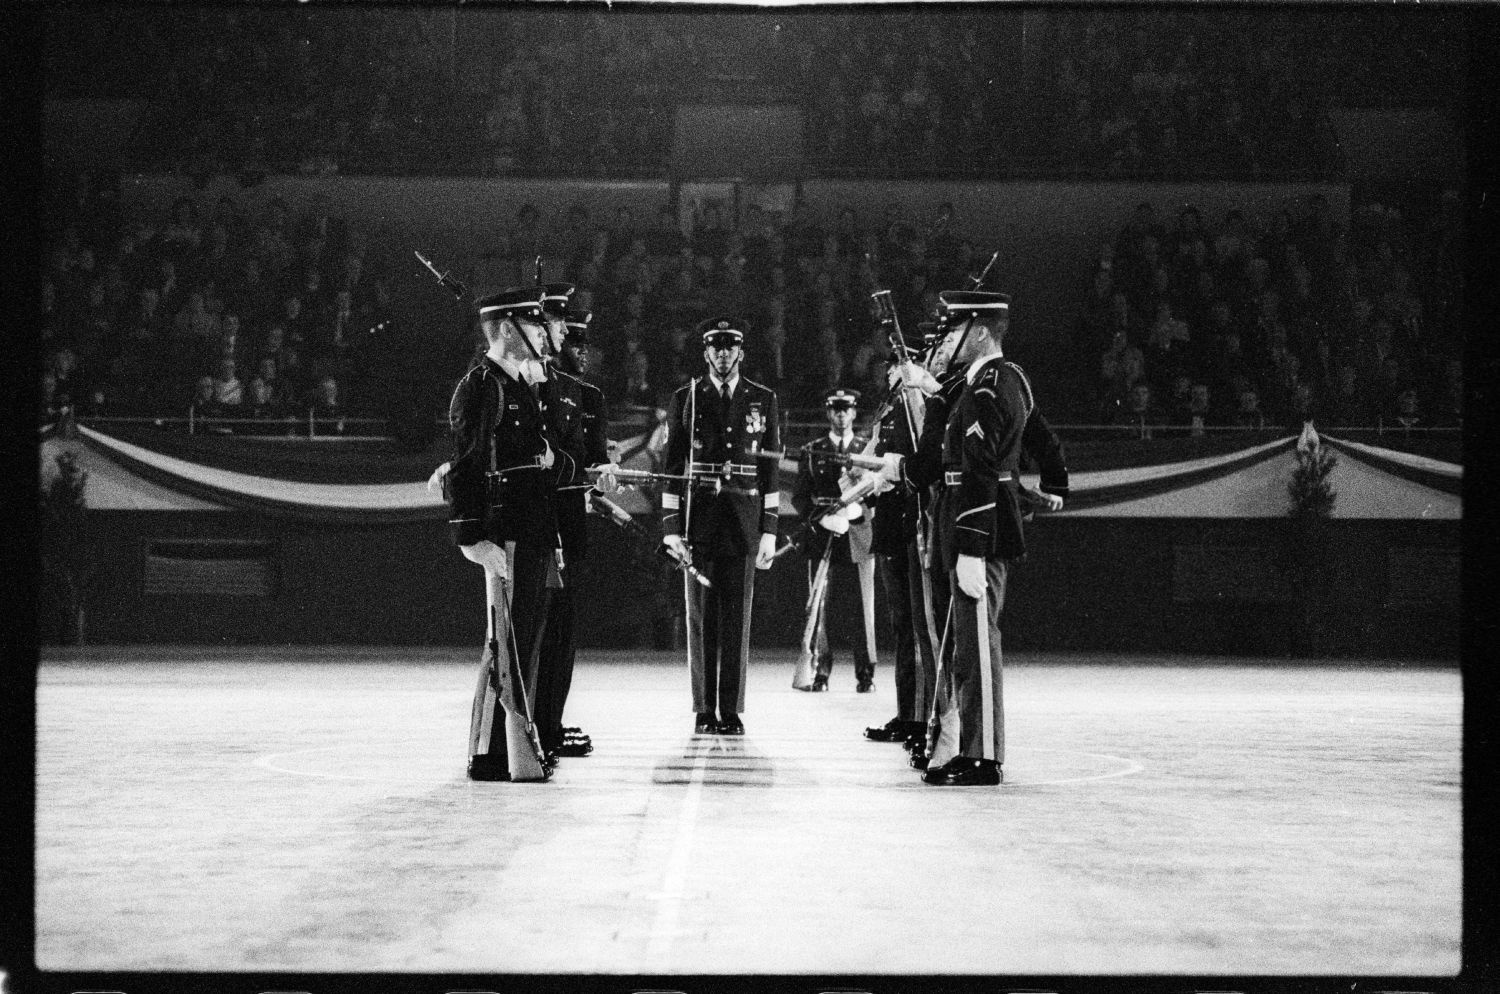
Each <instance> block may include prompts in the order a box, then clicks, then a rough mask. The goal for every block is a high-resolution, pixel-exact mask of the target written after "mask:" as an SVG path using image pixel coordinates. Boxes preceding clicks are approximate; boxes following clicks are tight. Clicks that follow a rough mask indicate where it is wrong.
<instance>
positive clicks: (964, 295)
mask: <svg viewBox="0 0 1500 994" xmlns="http://www.w3.org/2000/svg"><path fill="white" fill-rule="evenodd" d="M938 307H939V308H940V309H941V311H942V312H943V314H944V316H946V317H947V318H948V320H950V321H951V320H953V318H954V317H955V316H957V315H960V314H984V313H990V314H992V313H995V312H996V311H999V312H1001V313H1004V312H1005V311H1008V310H1010V296H1009V295H1008V294H1004V293H991V292H990V291H988V290H944V291H943V292H942V293H940V294H938Z"/></svg>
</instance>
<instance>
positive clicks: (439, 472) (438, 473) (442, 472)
mask: <svg viewBox="0 0 1500 994" xmlns="http://www.w3.org/2000/svg"><path fill="white" fill-rule="evenodd" d="M452 468H453V464H452V463H451V462H445V463H443V464H442V465H441V466H439V467H438V468H437V469H435V470H433V471H432V475H431V476H429V477H428V478H427V489H428V490H437V489H438V488H440V487H441V486H442V485H443V477H445V476H447V475H448V470H450V469H452Z"/></svg>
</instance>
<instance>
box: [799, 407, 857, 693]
mask: <svg viewBox="0 0 1500 994" xmlns="http://www.w3.org/2000/svg"><path fill="white" fill-rule="evenodd" d="M858 403H859V391H857V390H842V389H840V390H834V391H832V392H830V393H829V394H828V396H827V397H826V398H825V399H824V401H823V406H824V408H825V409H826V411H827V414H828V424H829V431H828V433H827V434H826V435H823V436H821V437H819V438H816V439H814V440H813V441H811V442H809V443H807V444H806V445H804V446H803V447H802V449H803V458H802V460H801V462H800V464H799V466H798V469H797V482H796V484H795V485H794V487H793V489H792V506H793V507H795V508H796V509H797V513H798V514H799V515H801V516H802V518H803V520H804V521H805V520H807V519H808V516H809V515H810V514H812V513H813V512H814V511H815V510H816V509H820V508H825V509H826V508H828V507H832V506H834V505H837V504H838V502H839V499H840V496H841V494H842V492H843V491H844V490H845V489H846V486H845V481H846V480H848V477H849V474H848V473H847V472H846V471H845V470H844V468H843V467H842V466H841V465H839V463H838V462H836V461H835V460H833V459H829V458H826V457H827V456H829V455H850V454H857V453H861V452H863V451H864V448H865V445H866V444H867V443H868V441H869V439H868V438H866V437H865V436H864V435H859V434H856V433H855V432H854V416H855V411H856V409H857V405H858ZM820 456H822V457H823V458H820ZM818 525H819V526H820V527H818V528H817V529H815V530H814V531H813V533H812V537H811V539H810V540H809V541H808V543H807V547H806V552H807V557H808V565H807V576H808V584H809V585H811V584H812V582H813V576H814V574H815V573H816V570H817V564H818V563H819V562H820V561H821V560H822V559H823V556H824V555H825V554H827V555H828V567H829V568H828V580H827V582H828V585H829V587H828V595H827V596H828V597H832V596H833V591H835V590H843V591H848V590H854V589H857V590H858V591H859V602H860V617H861V618H862V619H863V622H864V624H863V626H862V629H861V631H860V632H859V633H858V635H856V636H855V637H853V638H850V639H849V640H848V641H850V642H851V643H852V648H853V650H854V678H855V681H856V685H855V690H857V691H858V692H859V693H861V694H867V693H869V692H870V691H872V690H874V689H875V663H876V655H875V557H874V555H873V554H872V553H871V551H870V527H871V523H870V516H869V514H867V513H866V508H865V506H864V505H863V504H862V503H854V504H850V505H849V506H848V507H846V508H844V509H842V510H839V511H835V512H826V511H825V513H824V514H823V516H822V517H821V518H819V519H818ZM821 603H822V611H823V623H822V624H819V625H817V626H816V631H817V645H816V652H817V669H816V672H815V673H814V675H813V682H812V686H811V688H809V689H811V690H817V691H823V690H827V689H828V675H829V673H830V671H831V670H832V667H833V650H832V648H831V647H830V646H829V641H828V627H829V624H828V622H829V621H830V620H835V619H836V620H838V621H840V622H842V621H843V620H844V619H845V618H846V617H847V614H846V613H845V612H842V611H834V612H832V613H830V612H829V611H828V606H827V605H828V601H827V599H826V598H825V599H823V600H822V602H821ZM841 627H842V626H841Z"/></svg>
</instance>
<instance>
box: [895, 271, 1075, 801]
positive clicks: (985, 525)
mask: <svg viewBox="0 0 1500 994" xmlns="http://www.w3.org/2000/svg"><path fill="white" fill-rule="evenodd" d="M940 299H941V300H942V302H943V305H944V306H945V308H947V309H948V311H949V312H950V320H951V319H952V318H953V317H958V316H961V317H962V322H963V325H965V326H966V327H964V329H963V332H964V334H963V338H962V340H961V342H960V344H959V345H958V346H957V347H956V351H955V354H954V363H955V365H956V367H957V368H960V369H963V371H964V373H963V383H964V386H963V390H962V393H961V394H960V395H959V397H958V400H957V403H956V404H955V405H954V407H953V409H952V410H951V411H950V413H949V416H948V420H947V424H946V426H945V428H944V435H943V477H944V479H943V482H944V488H943V491H942V493H941V495H940V496H939V498H938V505H937V508H936V512H935V517H936V520H937V523H938V533H939V536H940V540H939V554H940V556H941V564H942V565H943V566H945V567H946V568H947V569H948V570H949V571H950V577H949V582H950V584H951V595H952V608H951V612H950V622H949V624H950V628H951V630H950V633H949V638H948V642H949V645H950V647H951V656H950V657H949V659H950V660H951V673H952V693H953V708H952V711H951V712H950V715H949V717H948V718H946V719H945V728H944V731H945V733H948V732H950V731H951V733H953V734H954V736H955V739H956V743H957V744H956V749H957V752H956V754H955V755H953V756H952V757H951V758H949V759H947V760H946V761H945V762H943V763H942V764H941V765H937V764H936V761H935V757H934V760H933V762H930V763H929V765H928V768H927V770H926V772H925V773H924V774H923V777H922V779H923V782H925V783H927V784H930V785H933V786H975V785H988V784H998V783H1000V782H1001V779H1002V776H1003V774H1002V765H1003V764H1004V762H1005V715H1004V702H1003V695H1002V692H1001V671H1002V665H1001V644H1000V614H1001V611H1002V608H1003V606H1004V600H1005V583H1006V579H1007V574H1008V571H1009V565H1010V564H1011V563H1014V562H1016V561H1019V560H1020V559H1022V558H1024V557H1025V555H1026V542H1025V534H1024V529H1023V525H1022V521H1023V512H1022V503H1023V501H1027V502H1035V503H1037V504H1040V505H1041V506H1044V507H1046V508H1047V509H1049V510H1057V509H1059V508H1061V507H1062V504H1063V495H1064V494H1065V493H1066V490H1067V471H1066V469H1065V468H1064V466H1063V460H1062V448H1061V446H1060V444H1059V443H1058V441H1057V437H1056V436H1055V435H1054V434H1053V433H1052V431H1051V429H1050V428H1049V427H1048V426H1047V424H1046V421H1045V420H1044V419H1042V418H1041V417H1040V416H1039V415H1037V414H1036V401H1035V397H1034V396H1033V394H1032V390H1031V383H1030V381H1029V380H1027V378H1026V374H1025V373H1024V372H1022V370H1021V368H1020V367H1019V366H1017V365H1015V364H1014V363H1011V362H1009V361H1007V360H1006V359H1005V358H1004V354H1003V342H1004V337H1005V333H1006V331H1007V330H1008V329H1009V326H1010V317H1009V310H1010V299H1009V298H1008V297H1007V296H1005V295H1004V294H998V293H985V292H980V291H950V292H947V293H944V294H942V295H940ZM1023 448H1024V449H1026V450H1028V451H1029V452H1030V454H1032V456H1033V457H1034V458H1035V459H1036V460H1037V461H1038V463H1039V464H1040V466H1041V470H1042V487H1043V489H1042V491H1040V492H1038V491H1024V492H1023V490H1022V488H1021V485H1020V475H1019V473H1020V458H1021V453H1022V450H1023ZM949 723H951V724H956V726H957V727H956V728H953V729H949V728H948V727H947V725H948V724H949Z"/></svg>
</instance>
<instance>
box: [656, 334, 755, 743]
mask: <svg viewBox="0 0 1500 994" xmlns="http://www.w3.org/2000/svg"><path fill="white" fill-rule="evenodd" d="M698 333H699V335H700V336H701V338H702V341H703V358H704V361H705V362H706V363H707V365H708V370H707V374H706V375H704V376H699V377H694V378H693V379H692V380H691V381H690V382H689V383H688V384H687V385H686V386H683V387H681V388H679V389H678V390H677V392H676V393H675V394H673V395H672V403H671V405H670V408H669V411H668V415H667V425H668V428H667V446H666V465H665V467H664V469H665V471H666V472H667V473H668V474H672V475H675V476H681V477H685V478H686V479H683V480H678V481H674V483H673V485H671V486H669V487H668V488H667V489H666V490H664V491H663V493H662V532H663V539H662V541H663V544H664V545H665V546H666V547H667V550H668V552H669V553H670V554H671V555H672V556H674V557H676V558H677V559H679V560H681V561H683V562H687V563H691V564H693V565H694V566H696V567H697V568H698V569H699V570H701V571H702V572H703V573H704V574H705V575H706V576H707V577H708V578H709V580H711V581H712V583H713V586H712V587H709V588H704V587H702V586H701V585H699V584H698V583H696V582H694V581H693V580H692V579H691V578H689V577H687V576H686V575H684V577H683V588H684V590H685V591H686V594H685V596H686V599H687V625H688V632H687V652H688V670H689V673H690V675H691V682H692V692H693V710H694V712H695V713H696V721H695V724H694V731H695V733H697V734H720V735H743V734H744V732H745V728H744V725H743V723H742V722H741V720H740V715H741V714H742V713H743V712H744V710H745V674H746V670H747V668H748V666H749V661H750V613H751V603H752V598H753V594H754V589H755V570H757V569H768V568H769V567H770V565H771V562H772V560H773V558H774V556H775V553H776V533H777V523H778V514H779V511H780V508H779V500H780V491H779V490H778V488H777V480H776V477H777V470H778V463H777V460H776V459H774V458H762V457H761V455H760V453H761V452H762V450H768V451H771V452H777V451H779V450H780V447H781V441H780V440H781V432H780V427H779V423H780V421H779V416H778V411H777V405H776V394H775V393H774V392H773V391H772V390H771V389H770V388H768V387H764V386H761V385H760V384H759V383H754V382H752V381H750V380H749V379H747V378H746V377H744V376H741V375H740V364H741V362H742V361H743V360H744V354H745V352H744V346H743V343H744V331H743V326H742V325H741V324H739V323H738V322H736V321H734V320H732V319H729V318H710V319H709V320H707V321H704V322H703V323H701V324H700V325H699V326H698Z"/></svg>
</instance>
